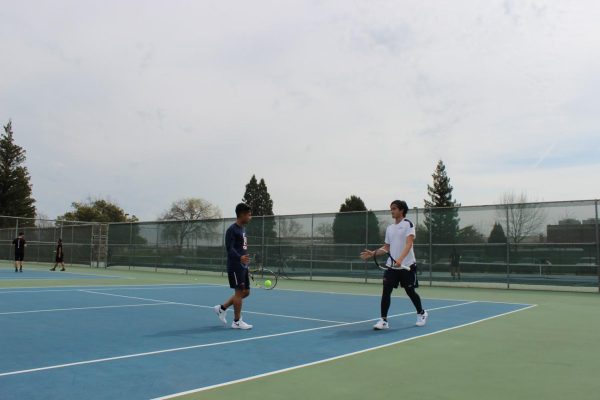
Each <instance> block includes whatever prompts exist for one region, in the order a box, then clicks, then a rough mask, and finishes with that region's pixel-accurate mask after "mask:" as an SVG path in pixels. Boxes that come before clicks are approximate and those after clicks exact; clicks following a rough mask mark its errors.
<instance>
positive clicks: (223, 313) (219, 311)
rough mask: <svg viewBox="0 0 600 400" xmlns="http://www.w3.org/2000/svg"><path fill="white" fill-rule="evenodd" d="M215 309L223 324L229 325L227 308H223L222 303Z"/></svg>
mask: <svg viewBox="0 0 600 400" xmlns="http://www.w3.org/2000/svg"><path fill="white" fill-rule="evenodd" d="M213 309H214V310H215V313H216V314H217V316H218V317H219V319H220V320H221V322H222V323H223V325H227V310H223V309H222V308H221V306H220V305H219V306H214V308H213Z"/></svg>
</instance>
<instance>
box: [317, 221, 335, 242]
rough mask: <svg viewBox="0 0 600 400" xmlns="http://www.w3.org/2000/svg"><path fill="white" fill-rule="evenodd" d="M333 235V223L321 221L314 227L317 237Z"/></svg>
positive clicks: (325, 237) (323, 237)
mask: <svg viewBox="0 0 600 400" xmlns="http://www.w3.org/2000/svg"><path fill="white" fill-rule="evenodd" d="M332 236H333V225H332V224H331V223H329V222H321V223H320V224H319V225H317V226H316V227H315V237H317V238H319V239H331V237H332Z"/></svg>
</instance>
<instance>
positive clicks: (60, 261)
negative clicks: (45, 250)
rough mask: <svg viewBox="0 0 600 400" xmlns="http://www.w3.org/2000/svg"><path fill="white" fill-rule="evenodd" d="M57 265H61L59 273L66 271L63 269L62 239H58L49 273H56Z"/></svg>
mask: <svg viewBox="0 0 600 400" xmlns="http://www.w3.org/2000/svg"><path fill="white" fill-rule="evenodd" d="M58 264H60V265H61V267H62V268H61V269H60V270H61V271H66V269H65V253H64V252H63V244H62V239H58V243H57V245H56V256H55V258H54V267H52V268H50V271H56V267H57V266H58Z"/></svg>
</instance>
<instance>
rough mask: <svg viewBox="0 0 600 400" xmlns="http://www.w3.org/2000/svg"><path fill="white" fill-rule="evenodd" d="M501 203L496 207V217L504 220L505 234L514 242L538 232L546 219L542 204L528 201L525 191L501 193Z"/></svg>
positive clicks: (519, 241) (517, 242)
mask: <svg viewBox="0 0 600 400" xmlns="http://www.w3.org/2000/svg"><path fill="white" fill-rule="evenodd" d="M501 203H502V206H500V207H498V218H499V220H500V221H504V224H503V225H504V226H505V227H506V228H507V229H506V235H507V236H508V238H509V239H510V241H511V242H513V243H515V244H519V243H521V242H523V240H525V239H526V238H527V237H530V236H533V235H535V234H537V233H539V230H540V228H542V226H543V225H544V223H545V221H546V213H545V212H544V209H543V208H542V206H541V205H540V204H539V203H528V198H527V194H526V193H523V192H522V193H519V194H515V193H514V192H506V193H504V194H503V195H502V199H501ZM507 210H508V221H507ZM507 222H508V227H507V226H506V224H507Z"/></svg>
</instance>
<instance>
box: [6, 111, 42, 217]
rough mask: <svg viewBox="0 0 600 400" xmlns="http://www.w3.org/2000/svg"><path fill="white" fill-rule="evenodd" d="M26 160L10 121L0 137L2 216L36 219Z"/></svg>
mask: <svg viewBox="0 0 600 400" xmlns="http://www.w3.org/2000/svg"><path fill="white" fill-rule="evenodd" d="M25 159H26V157H25V149H23V148H22V147H21V146H19V145H17V144H16V143H15V140H14V136H13V131H12V121H8V124H7V125H5V126H4V134H3V135H2V136H1V137H0V215H9V216H16V217H26V218H35V213H36V210H35V200H34V199H33V197H32V194H31V183H30V179H31V177H30V176H29V172H28V171H27V167H25V166H24V165H23V164H24V163H25ZM19 224H20V225H32V226H33V221H25V220H23V221H19Z"/></svg>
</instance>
